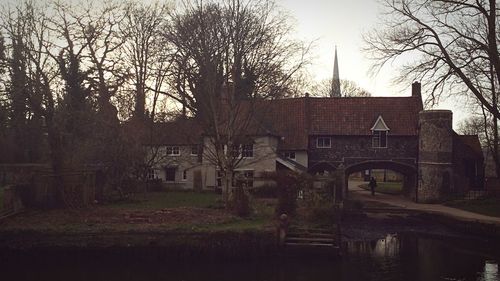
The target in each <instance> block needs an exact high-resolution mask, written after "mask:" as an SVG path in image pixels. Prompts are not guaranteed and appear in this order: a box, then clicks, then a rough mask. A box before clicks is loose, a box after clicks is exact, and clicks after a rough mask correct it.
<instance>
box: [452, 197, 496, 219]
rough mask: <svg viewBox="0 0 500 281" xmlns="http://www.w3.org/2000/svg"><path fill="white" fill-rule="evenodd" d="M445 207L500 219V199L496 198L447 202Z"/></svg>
mask: <svg viewBox="0 0 500 281" xmlns="http://www.w3.org/2000/svg"><path fill="white" fill-rule="evenodd" d="M445 205H447V206H450V207H454V208H457V209H462V210H465V211H470V212H474V213H479V214H483V215H487V216H493V217H500V199H496V198H487V199H478V200H454V201H450V202H447V203H446V204H445Z"/></svg>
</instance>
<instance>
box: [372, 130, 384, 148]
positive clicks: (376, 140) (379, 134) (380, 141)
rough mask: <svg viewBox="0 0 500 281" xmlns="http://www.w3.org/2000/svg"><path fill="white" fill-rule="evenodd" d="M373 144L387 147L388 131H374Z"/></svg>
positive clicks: (376, 146) (377, 146)
mask: <svg viewBox="0 0 500 281" xmlns="http://www.w3.org/2000/svg"><path fill="white" fill-rule="evenodd" d="M372 146H373V147H375V148H384V147H387V131H373V138H372Z"/></svg>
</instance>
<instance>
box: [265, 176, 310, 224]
mask: <svg viewBox="0 0 500 281" xmlns="http://www.w3.org/2000/svg"><path fill="white" fill-rule="evenodd" d="M264 177H265V178H268V179H271V180H274V181H275V182H276V189H277V197H278V205H277V206H276V214H277V215H281V214H287V215H295V214H296V211H297V193H298V190H303V189H306V188H309V186H310V185H311V178H310V176H308V175H307V174H305V173H302V174H298V173H294V172H288V171H280V172H275V173H268V174H265V175H264Z"/></svg>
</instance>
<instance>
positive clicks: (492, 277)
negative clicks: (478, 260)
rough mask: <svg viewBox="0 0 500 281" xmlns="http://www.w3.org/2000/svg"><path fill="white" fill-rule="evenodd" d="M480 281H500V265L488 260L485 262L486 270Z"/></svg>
mask: <svg viewBox="0 0 500 281" xmlns="http://www.w3.org/2000/svg"><path fill="white" fill-rule="evenodd" d="M479 280H480V281H496V280H500V276H499V275H498V263H497V262H496V261H490V260H487V261H485V262H484V270H483V272H482V274H481V278H479Z"/></svg>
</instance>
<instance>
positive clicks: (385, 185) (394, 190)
mask: <svg viewBox="0 0 500 281" xmlns="http://www.w3.org/2000/svg"><path fill="white" fill-rule="evenodd" d="M359 187H361V188H363V189H366V190H370V187H368V183H367V184H362V185H360V186H359ZM402 190H403V183H402V182H377V187H376V188H375V192H380V193H387V194H401V191H402Z"/></svg>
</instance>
